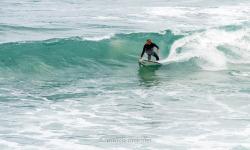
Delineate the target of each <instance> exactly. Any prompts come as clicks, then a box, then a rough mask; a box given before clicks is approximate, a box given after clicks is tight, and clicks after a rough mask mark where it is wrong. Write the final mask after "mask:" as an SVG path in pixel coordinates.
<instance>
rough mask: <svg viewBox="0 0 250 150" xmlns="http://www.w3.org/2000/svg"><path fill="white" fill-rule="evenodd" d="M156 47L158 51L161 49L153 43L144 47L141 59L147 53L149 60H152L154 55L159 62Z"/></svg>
mask: <svg viewBox="0 0 250 150" xmlns="http://www.w3.org/2000/svg"><path fill="white" fill-rule="evenodd" d="M154 47H156V48H157V49H159V47H158V46H157V45H156V44H155V43H151V44H150V45H149V44H145V45H144V47H143V51H142V53H141V57H143V55H144V53H145V52H146V53H147V54H148V60H151V56H152V55H153V56H154V57H155V58H156V60H157V61H158V60H159V56H158V55H157V54H156V52H154Z"/></svg>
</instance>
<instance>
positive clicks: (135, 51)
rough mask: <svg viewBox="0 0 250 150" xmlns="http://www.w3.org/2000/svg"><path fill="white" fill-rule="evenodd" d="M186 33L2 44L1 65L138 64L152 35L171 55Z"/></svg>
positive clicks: (30, 68) (23, 67)
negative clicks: (144, 45)
mask: <svg viewBox="0 0 250 150" xmlns="http://www.w3.org/2000/svg"><path fill="white" fill-rule="evenodd" d="M181 37H182V36H180V35H174V34H173V33H172V32H171V31H166V32H165V33H164V34H158V33H133V34H120V35H115V36H113V37H112V38H110V39H104V40H99V41H90V40H82V39H80V38H79V37H74V38H67V39H51V40H46V41H34V42H17V43H5V44H1V45H0V51H1V53H2V55H1V56H0V66H1V68H8V69H11V70H19V71H24V72H26V71H28V72H29V73H30V72H32V71H38V70H44V69H45V70H47V69H50V68H51V69H52V68H53V69H60V68H64V67H72V66H85V67H86V68H87V67H91V65H93V64H95V63H100V65H105V63H104V62H111V61H116V62H117V63H118V64H122V63H124V64H126V63H135V62H136V61H137V59H138V57H139V54H140V53H141V50H142V46H143V43H144V42H145V40H146V39H148V38H152V39H154V41H155V42H156V43H158V44H159V45H160V46H161V47H162V49H163V50H164V51H163V55H164V56H167V55H168V53H169V50H170V47H171V45H172V44H173V43H174V41H176V40H177V39H180V38H181Z"/></svg>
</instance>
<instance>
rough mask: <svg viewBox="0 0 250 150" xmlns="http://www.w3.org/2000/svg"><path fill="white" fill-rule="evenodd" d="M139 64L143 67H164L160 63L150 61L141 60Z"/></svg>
mask: <svg viewBox="0 0 250 150" xmlns="http://www.w3.org/2000/svg"><path fill="white" fill-rule="evenodd" d="M138 62H139V65H141V66H160V65H162V64H161V63H159V62H156V61H150V60H139V61H138Z"/></svg>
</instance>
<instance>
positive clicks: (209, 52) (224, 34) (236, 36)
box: [161, 28, 250, 70]
mask: <svg viewBox="0 0 250 150" xmlns="http://www.w3.org/2000/svg"><path fill="white" fill-rule="evenodd" d="M246 31H247V32H246ZM248 32H249V29H241V30H238V31H225V30H224V29H218V28H211V29H207V30H206V31H203V32H197V33H194V34H191V35H189V36H186V37H185V38H182V39H180V40H178V41H176V42H175V43H174V44H173V46H172V47H171V50H170V54H169V57H168V58H167V59H165V60H162V61H161V62H162V63H171V62H184V61H188V60H190V59H192V58H198V61H197V65H199V66H200V67H201V68H202V69H205V70H221V69H226V68H227V63H242V62H245V63H248V62H249V58H250V54H249V51H250V49H249V48H250V44H249V42H248V41H247V38H245V37H246V36H247V34H248ZM225 46H227V48H226V50H225V51H221V50H219V47H225ZM178 51H180V52H178ZM228 53H233V55H237V56H238V57H240V59H239V58H238V57H234V56H231V55H229V54H228Z"/></svg>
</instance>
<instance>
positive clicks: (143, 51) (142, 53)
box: [141, 46, 146, 58]
mask: <svg viewBox="0 0 250 150" xmlns="http://www.w3.org/2000/svg"><path fill="white" fill-rule="evenodd" d="M145 50H146V48H145V46H144V47H143V50H142V52H141V58H142V57H143V55H144V53H145Z"/></svg>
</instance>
